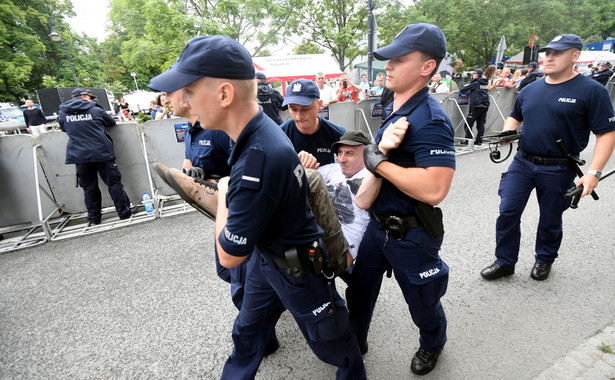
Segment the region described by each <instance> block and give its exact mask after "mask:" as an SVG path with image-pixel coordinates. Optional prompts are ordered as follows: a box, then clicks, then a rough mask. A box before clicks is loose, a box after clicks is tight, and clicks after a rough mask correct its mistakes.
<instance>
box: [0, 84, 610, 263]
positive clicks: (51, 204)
mask: <svg viewBox="0 0 615 380" xmlns="http://www.w3.org/2000/svg"><path fill="white" fill-rule="evenodd" d="M611 91H612V88H611ZM456 94H457V93H456V92H454V93H452V94H451V95H446V94H441V95H439V94H438V95H437V98H438V100H440V101H441V103H442V105H443V107H444V109H445V111H446V113H447V114H448V115H449V118H450V119H451V121H452V122H453V125H457V127H456V129H455V137H456V140H461V139H465V129H464V128H459V127H460V126H461V125H464V126H466V127H467V124H466V121H465V113H467V110H464V109H462V107H464V106H460V105H459V104H458V103H457V100H456V96H457V95H456ZM515 98H516V94H515V93H514V90H513V89H500V90H499V91H496V92H495V93H494V94H493V95H492V105H493V107H491V108H490V110H489V113H488V117H487V119H488V130H490V131H491V130H496V131H499V130H501V126H502V122H501V120H502V119H503V118H504V117H505V115H507V114H508V113H509V112H510V109H512V106H513V104H514V100H515ZM378 104H379V103H378V100H377V99H370V100H363V101H361V102H359V103H358V104H356V105H355V104H354V103H353V102H343V103H334V104H332V105H331V106H330V120H331V121H333V122H334V123H336V124H338V125H341V126H343V127H344V128H346V129H347V130H353V129H354V130H356V129H359V130H363V131H365V132H367V133H368V134H370V136H372V137H373V136H374V135H375V133H376V131H377V130H378V128H379V127H380V125H381V123H382V119H381V117H380V115H381V114H380V112H381V111H380V109H379V108H378ZM287 116H288V115H287V114H285V117H287ZM186 122H187V120H186V119H183V118H175V119H165V120H155V121H148V122H146V123H145V124H143V125H142V126H140V127H138V126H137V125H136V124H134V123H120V124H118V125H117V126H115V127H112V128H109V130H108V132H109V134H110V136H111V138H112V139H113V142H114V148H115V153H116V156H117V159H116V162H117V164H118V167H119V169H120V172H121V174H122V183H123V185H124V189H125V190H126V193H127V194H128V196H129V198H130V199H131V201H132V203H133V204H134V205H140V204H141V199H142V195H143V192H147V193H148V194H150V196H151V197H152V200H153V204H154V208H155V215H148V214H147V213H146V212H145V211H144V210H143V209H142V208H141V209H139V211H138V212H137V214H135V215H133V217H132V218H130V219H128V220H119V218H118V216H117V214H116V213H115V208H114V207H113V202H112V200H111V198H110V197H109V194H108V191H107V188H106V186H105V185H104V183H103V182H102V180H100V178H99V187H100V190H101V194H102V202H103V220H102V223H101V224H100V225H95V226H94V225H92V226H91V225H89V223H88V221H87V210H86V209H85V204H84V201H83V190H82V189H81V188H80V187H78V186H77V184H76V170H75V166H74V165H66V164H64V161H65V155H66V143H67V141H68V136H67V135H66V134H65V133H64V132H61V131H58V130H52V131H48V132H47V133H43V134H41V135H40V136H37V137H36V138H32V136H31V135H29V134H21V135H20V134H17V135H7V136H0V181H1V183H3V184H4V189H3V191H2V192H0V205H2V208H3V209H2V213H1V215H0V234H1V235H3V239H2V240H0V253H1V252H6V251H12V250H15V249H20V248H24V247H28V246H32V245H35V244H42V243H44V242H45V241H50V240H56V239H62V238H67V237H73V236H78V235H82V234H87V233H94V232H99V231H103V230H107V229H112V228H117V227H121V226H125V225H127V224H130V223H138V222H144V221H148V220H153V219H155V218H158V217H164V216H169V215H175V214H177V213H184V212H192V211H194V209H193V208H192V207H190V206H188V205H187V204H186V203H184V202H183V200H181V198H179V197H178V196H177V195H176V194H175V192H174V191H173V190H172V189H171V188H170V187H169V186H168V185H166V183H165V182H164V181H162V179H161V178H160V177H158V175H157V174H156V173H155V172H154V170H153V167H152V165H153V164H154V163H156V162H161V163H163V164H165V165H166V166H168V167H175V168H180V167H181V166H182V163H183V160H184V157H185V154H184V143H183V140H182V137H183V133H185V129H184V130H182V125H184V126H185V123H186ZM471 151H472V147H470V149H468V148H465V147H458V149H457V154H463V153H464V152H471Z"/></svg>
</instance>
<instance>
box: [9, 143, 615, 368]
mask: <svg viewBox="0 0 615 380" xmlns="http://www.w3.org/2000/svg"><path fill="white" fill-rule="evenodd" d="M584 157H585V158H589V157H588V156H584ZM509 161H510V159H509ZM509 161H507V163H503V164H494V163H492V162H491V161H490V160H489V158H488V150H481V151H476V152H474V153H472V154H467V155H462V156H458V159H457V171H456V174H455V178H454V180H453V184H452V187H451V190H450V193H449V195H448V197H447V198H446V200H445V201H444V202H443V203H442V205H441V207H442V209H443V211H444V215H445V229H446V234H445V239H444V244H443V246H442V251H441V254H442V257H443V259H444V260H445V261H446V262H447V263H448V265H449V266H450V269H451V272H450V282H449V287H448V292H447V294H446V295H445V296H444V298H443V299H442V302H443V304H444V308H445V311H446V313H447V317H448V343H447V345H446V347H445V349H444V351H443V353H442V355H441V357H440V360H439V362H438V366H437V368H436V369H435V370H434V371H433V372H432V373H430V374H429V375H427V376H424V378H426V379H515V380H517V379H533V378H540V379H566V378H570V379H574V378H584V379H612V378H615V370H614V368H615V354H610V353H608V352H605V351H603V350H600V348H599V347H598V346H601V347H602V348H603V349H606V350H607V351H608V347H611V348H613V349H614V350H615V328H614V325H613V322H614V320H615V290H614V287H613V284H614V283H615V271H614V267H615V266H614V262H615V233H614V232H615V228H614V224H615V207H614V205H615V176H614V177H612V178H609V179H606V180H605V181H604V182H601V183H600V186H599V187H598V188H597V189H596V191H597V192H598V194H599V195H600V197H601V199H600V200H599V201H594V200H592V199H590V198H589V197H587V198H584V199H582V200H581V202H580V204H579V208H578V209H576V210H568V211H566V213H565V214H564V239H563V242H562V247H561V249H560V256H559V258H558V259H557V260H556V262H555V264H554V266H553V270H552V272H551V275H550V277H549V278H548V279H547V280H546V281H542V282H537V281H534V280H532V279H531V278H530V277H529V274H530V270H531V268H532V265H533V264H534V257H533V251H534V241H535V233H536V232H535V231H536V226H537V222H538V207H537V202H536V199H535V196H532V197H531V199H530V201H529V203H528V206H527V208H526V211H525V214H524V216H523V219H522V225H521V229H522V242H521V251H520V257H519V262H518V264H517V266H516V273H515V274H514V275H513V276H510V277H508V278H503V279H500V280H496V281H492V282H489V281H486V280H484V279H482V278H481V276H480V274H479V273H480V271H481V269H482V268H484V267H485V266H487V265H489V264H491V263H492V262H493V260H494V256H493V251H494V247H495V237H494V235H495V221H496V218H497V215H498V204H499V198H498V195H497V191H498V184H499V178H500V174H501V173H502V172H503V171H505V170H506V168H507V165H508V162H509ZM607 166H608V168H612V167H615V158H613V157H612V158H611V161H610V163H609V164H608V165H607ZM584 169H585V170H587V165H586V166H585V168H584ZM337 287H338V290H339V291H340V293H341V294H344V288H345V286H344V284H343V283H342V282H339V283H338V284H337ZM236 314H237V311H236V309H235V308H234V306H233V304H232V302H231V298H230V288H229V285H228V284H227V283H225V282H223V281H222V280H220V279H218V277H217V276H216V273H215V267H214V258H213V222H211V221H210V220H208V219H207V218H205V217H203V216H202V215H200V214H199V213H197V212H190V213H187V214H183V215H178V216H173V217H165V218H161V219H157V220H152V221H151V222H145V223H139V224H135V225H130V226H127V227H125V228H121V229H116V230H111V231H106V232H101V233H99V234H93V235H87V236H82V237H78V238H73V239H67V240H61V241H54V242H49V243H46V244H43V245H40V246H37V247H33V248H28V249H23V250H19V251H14V252H11V253H8V254H4V255H0V378H2V379H93V378H104V379H197V378H198V379H217V378H219V376H220V373H221V370H222V367H223V365H224V362H225V360H226V358H227V357H228V355H229V354H230V352H231V350H232V340H231V329H232V325H233V321H234V318H235V316H236ZM277 334H278V337H279V339H280V344H281V347H280V349H279V350H278V352H276V353H275V354H273V355H271V356H269V357H267V358H265V359H264V360H263V362H262V364H261V367H260V369H259V372H258V374H257V379H268V380H269V379H311V380H320V379H333V378H335V368H334V367H332V366H329V365H327V364H324V363H322V362H321V361H319V360H318V359H317V358H316V357H315V356H314V354H313V353H312V352H311V351H310V350H309V348H308V346H307V344H306V343H305V341H304V339H303V337H302V335H301V333H300V332H299V329H298V328H297V327H296V325H295V323H294V320H293V319H292V317H291V316H290V315H289V314H288V313H284V314H283V315H282V318H281V320H280V321H279V322H278V325H277ZM369 344H370V347H369V352H368V353H367V354H366V355H365V357H364V359H365V365H366V368H367V374H368V377H369V378H370V379H372V380H373V379H388V380H394V379H407V378H414V377H415V375H413V374H412V373H411V371H410V368H409V365H410V359H411V357H412V355H413V354H414V352H415V351H416V349H417V348H418V331H417V329H416V327H415V326H414V324H413V323H412V320H411V319H410V316H409V313H408V310H407V306H406V304H405V302H404V301H403V297H402V294H401V292H400V290H399V288H398V286H397V283H396V282H395V280H394V279H385V280H384V283H383V286H382V290H381V293H380V297H379V300H378V303H377V305H376V309H375V313H374V318H373V322H372V326H371V330H370V335H369ZM605 366H606V367H605ZM609 371H610V372H609Z"/></svg>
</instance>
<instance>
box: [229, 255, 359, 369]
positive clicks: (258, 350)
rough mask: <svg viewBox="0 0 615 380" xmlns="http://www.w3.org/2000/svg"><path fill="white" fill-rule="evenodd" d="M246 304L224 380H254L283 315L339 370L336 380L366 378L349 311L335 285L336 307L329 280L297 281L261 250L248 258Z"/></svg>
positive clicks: (308, 278)
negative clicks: (351, 326) (350, 322)
mask: <svg viewBox="0 0 615 380" xmlns="http://www.w3.org/2000/svg"><path fill="white" fill-rule="evenodd" d="M249 260H250V261H249V263H248V270H247V274H246V282H245V286H244V296H243V304H242V305H241V310H240V311H239V315H238V316H237V319H236V320H235V325H234V326H233V342H234V348H233V352H232V354H231V355H230V357H229V358H228V360H227V361H226V364H225V365H224V369H223V372H222V379H228V380H243V379H253V378H254V376H255V375H256V371H257V370H258V367H259V365H260V362H261V360H262V358H263V354H264V352H265V347H266V345H267V343H268V340H269V338H270V336H271V334H272V332H273V330H274V327H275V324H276V323H277V321H278V319H279V317H280V315H281V314H282V312H283V311H284V310H285V309H287V310H288V311H289V312H290V313H291V314H292V315H293V317H294V318H295V321H296V322H297V325H298V326H299V329H300V330H301V332H302V333H303V336H304V337H305V339H306V341H307V343H308V345H309V346H310V348H311V349H312V351H313V352H314V354H316V356H317V357H318V358H319V359H321V360H322V361H324V362H325V363H328V364H331V365H334V366H336V367H338V370H337V376H336V378H337V379H349V380H350V379H353V380H354V379H364V378H365V367H364V365H363V358H362V357H361V352H360V350H359V345H358V344H357V340H356V338H355V337H354V334H353V332H352V329H351V328H350V324H349V323H348V310H347V309H346V307H345V305H344V300H343V299H342V298H341V297H340V296H339V294H338V293H337V291H336V290H335V287H334V288H333V297H334V305H335V308H334V309H333V310H332V309H331V297H330V296H329V290H328V287H327V283H326V281H325V280H324V279H323V278H322V277H319V276H316V275H314V274H312V273H307V274H306V275H305V276H304V277H303V279H300V280H299V279H294V278H292V277H290V276H289V275H287V274H286V273H285V272H284V271H283V270H280V269H278V268H277V267H276V266H275V264H274V263H273V260H271V259H270V258H265V257H264V256H262V255H261V254H260V252H259V250H258V249H256V250H255V251H254V253H252V256H251V257H250V259H249Z"/></svg>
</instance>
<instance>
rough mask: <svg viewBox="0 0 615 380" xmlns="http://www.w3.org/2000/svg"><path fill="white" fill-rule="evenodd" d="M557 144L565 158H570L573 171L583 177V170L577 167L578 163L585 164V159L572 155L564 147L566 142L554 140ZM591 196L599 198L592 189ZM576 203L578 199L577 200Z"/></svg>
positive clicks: (595, 198)
mask: <svg viewBox="0 0 615 380" xmlns="http://www.w3.org/2000/svg"><path fill="white" fill-rule="evenodd" d="M555 143H556V144H557V146H558V147H559V149H560V150H561V151H562V153H564V156H566V158H568V160H570V163H571V166H572V168H573V169H574V172H575V173H576V174H577V176H579V178H582V177H583V171H582V170H581V168H580V167H579V165H585V161H583V160H581V159H580V158H579V157H576V156H574V155H572V154H571V153H570V152H569V151H568V148H566V144H564V142H563V141H562V140H561V139H559V140H557V141H556V142H555ZM581 192H583V190H581ZM591 194H592V198H594V200H596V201H597V200H598V199H600V198H598V194H596V192H595V191H593V190H592V193H591ZM577 203H578V201H577Z"/></svg>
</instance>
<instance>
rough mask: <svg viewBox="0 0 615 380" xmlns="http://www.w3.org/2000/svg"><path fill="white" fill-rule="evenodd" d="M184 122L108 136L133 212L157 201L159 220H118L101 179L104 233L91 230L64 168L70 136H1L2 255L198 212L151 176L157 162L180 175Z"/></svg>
mask: <svg viewBox="0 0 615 380" xmlns="http://www.w3.org/2000/svg"><path fill="white" fill-rule="evenodd" d="M185 121H186V120H185V119H166V120H158V121H152V122H148V123H146V124H145V125H143V126H142V127H141V129H139V128H138V127H137V125H136V124H134V123H120V124H118V125H117V126H115V127H112V128H109V129H108V133H109V135H110V136H111V138H112V139H113V142H114V148H115V153H116V156H117V159H116V162H117V164H118V168H119V170H120V173H121V174H122V184H123V185H124V190H125V191H126V193H127V194H128V197H129V198H130V200H131V202H132V204H133V205H141V203H142V201H141V199H142V195H143V193H144V192H147V193H149V194H150V195H153V197H152V198H153V199H154V200H155V202H154V206H155V210H156V213H155V215H148V214H147V213H146V212H145V210H144V209H143V208H141V209H139V210H138V211H137V213H136V214H135V215H133V216H132V217H131V218H129V219H127V220H120V219H119V217H118V215H117V214H116V212H115V207H114V206H113V201H112V200H111V198H110V196H109V194H108V191H107V187H106V185H105V184H104V183H103V182H102V180H101V179H100V178H99V187H100V190H101V195H102V206H103V210H102V212H103V217H102V223H101V224H99V225H90V224H89V222H88V220H87V210H86V208H85V203H84V201H83V197H84V196H83V189H81V188H80V187H78V185H77V178H76V169H75V166H74V165H66V164H65V163H64V162H65V157H66V143H67V142H68V136H67V135H66V134H65V133H64V132H61V131H57V130H56V131H49V132H47V133H43V134H41V135H40V136H37V137H36V138H32V136H31V135H29V134H21V135H19V134H17V135H8V136H0V181H2V183H3V184H4V189H3V191H2V192H0V204H1V205H2V208H3V209H2V213H1V214H0V235H1V236H2V239H1V240H0V253H2V252H9V251H13V250H16V249H20V248H25V247H29V246H33V245H37V244H42V243H44V242H46V241H51V240H58V239H64V238H69V237H74V236H79V235H83V234H89V233H95V232H100V231H104V230H108V229H113V228H118V227H122V226H125V225H127V224H131V223H139V222H145V221H149V220H153V219H155V218H156V217H161V216H167V215H174V214H177V213H184V212H192V211H194V209H193V208H192V207H191V206H188V205H187V204H186V203H185V202H184V201H183V200H181V198H179V197H178V196H177V195H176V194H175V193H174V192H173V190H172V189H171V188H170V187H168V185H166V184H164V182H163V181H161V180H160V178H158V177H157V175H156V174H154V173H152V171H151V170H150V165H151V164H152V163H154V162H158V161H159V162H163V161H164V162H163V163H165V164H166V165H167V166H169V167H176V168H179V167H181V164H182V162H183V159H184V145H183V141H181V142H177V141H176V140H175V136H176V133H175V125H176V124H182V123H184V122H185ZM164 210H168V212H166V213H165V212H164Z"/></svg>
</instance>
